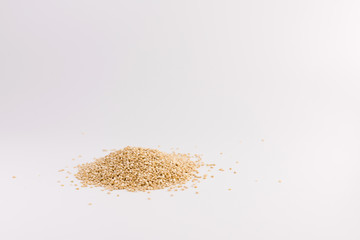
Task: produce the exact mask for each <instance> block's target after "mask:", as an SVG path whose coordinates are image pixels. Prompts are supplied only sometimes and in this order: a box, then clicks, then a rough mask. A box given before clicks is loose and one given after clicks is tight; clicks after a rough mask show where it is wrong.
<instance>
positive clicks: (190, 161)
mask: <svg viewBox="0 0 360 240" xmlns="http://www.w3.org/2000/svg"><path fill="white" fill-rule="evenodd" d="M200 166H203V163H202V162H201V159H200V157H199V156H198V155H195V156H191V155H190V154H180V153H175V152H173V153H164V152H161V151H159V150H157V149H149V148H141V147H125V148H124V149H121V150H118V151H114V152H111V153H110V154H108V155H106V156H105V157H103V158H99V159H97V160H95V161H94V162H91V163H85V164H82V165H79V166H78V169H79V171H78V173H76V174H75V177H76V178H77V179H79V180H80V181H81V182H82V183H83V186H87V185H94V186H98V187H104V188H106V189H108V190H120V189H126V190H128V191H146V190H155V189H163V188H167V187H170V188H171V187H181V186H183V185H184V184H186V183H187V182H188V181H189V180H192V181H194V180H197V179H199V178H200V176H198V174H199V171H198V168H199V167H200Z"/></svg>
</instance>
